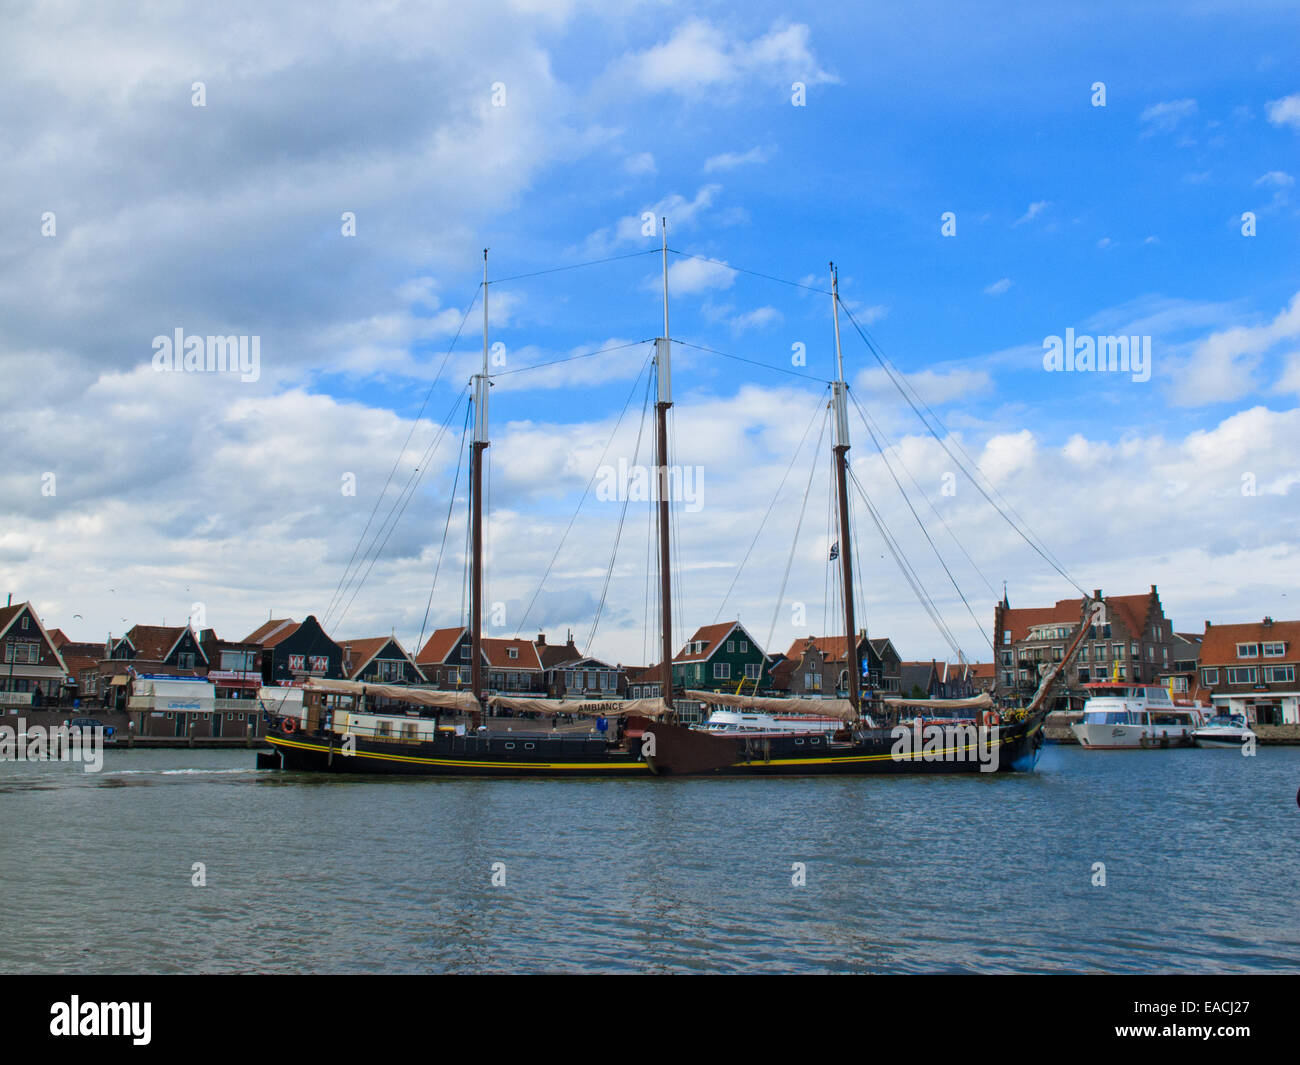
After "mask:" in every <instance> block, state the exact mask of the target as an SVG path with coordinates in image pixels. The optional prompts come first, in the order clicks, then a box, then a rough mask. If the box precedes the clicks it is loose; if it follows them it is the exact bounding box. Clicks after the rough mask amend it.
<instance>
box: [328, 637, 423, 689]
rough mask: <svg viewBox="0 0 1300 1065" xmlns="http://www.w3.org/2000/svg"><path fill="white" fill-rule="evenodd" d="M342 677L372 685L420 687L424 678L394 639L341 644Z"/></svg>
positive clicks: (346, 641)
mask: <svg viewBox="0 0 1300 1065" xmlns="http://www.w3.org/2000/svg"><path fill="white" fill-rule="evenodd" d="M339 642H340V644H341V645H342V647H343V675H344V676H345V677H347V679H348V680H360V681H368V682H369V683H371V684H423V683H424V682H425V676H424V674H423V673H422V672H421V671H420V667H419V666H418V665H416V663H415V659H413V658H412V657H411V656H410V655H409V654H407V653H406V648H405V647H403V646H402V645H401V643H400V642H399V641H398V639H397V637H396V636H373V637H367V638H364V639H360V640H341V641H339Z"/></svg>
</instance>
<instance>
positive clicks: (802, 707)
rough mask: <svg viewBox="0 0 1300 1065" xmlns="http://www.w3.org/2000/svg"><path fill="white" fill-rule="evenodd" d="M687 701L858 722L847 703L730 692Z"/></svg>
mask: <svg viewBox="0 0 1300 1065" xmlns="http://www.w3.org/2000/svg"><path fill="white" fill-rule="evenodd" d="M682 694H683V698H686V699H698V700H700V702H702V703H712V704H713V705H714V706H734V707H736V708H737V709H743V710H757V711H759V712H760V713H764V714H813V715H815V716H817V717H837V718H839V719H840V720H841V721H856V720H857V719H858V716H859V715H858V714H857V712H856V711H855V710H854V709H853V704H852V703H851V702H849V700H847V699H798V698H791V699H783V698H780V697H774V696H760V695H733V694H731V693H730V692H708V691H695V690H691V691H687V692H683V693H682Z"/></svg>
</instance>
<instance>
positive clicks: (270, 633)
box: [242, 614, 343, 684]
mask: <svg viewBox="0 0 1300 1065" xmlns="http://www.w3.org/2000/svg"><path fill="white" fill-rule="evenodd" d="M242 642H244V643H251V644H257V645H258V646H259V647H260V648H261V649H262V656H261V659H262V661H261V668H262V682H263V683H264V684H295V683H300V682H302V681H305V680H306V679H307V678H308V677H328V678H330V679H332V680H341V679H342V678H343V648H342V647H340V646H339V645H338V644H337V643H335V642H334V641H333V640H331V639H330V638H329V636H327V635H326V634H325V630H324V629H322V628H321V625H320V622H319V621H317V620H316V617H315V615H313V614H308V615H307V617H306V619H305V620H303V621H302V622H301V624H300V623H297V622H294V621H292V620H291V619H282V620H276V621H268V622H267V623H266V624H264V625H262V626H260V627H259V628H257V629H256V630H255V631H253V632H251V633H249V635H248V636H246V637H244V640H243V641H242Z"/></svg>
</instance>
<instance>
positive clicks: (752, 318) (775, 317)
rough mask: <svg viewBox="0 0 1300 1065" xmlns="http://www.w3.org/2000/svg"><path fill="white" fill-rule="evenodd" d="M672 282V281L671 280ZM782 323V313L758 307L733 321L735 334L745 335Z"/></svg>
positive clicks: (732, 325) (773, 309)
mask: <svg viewBox="0 0 1300 1065" xmlns="http://www.w3.org/2000/svg"><path fill="white" fill-rule="evenodd" d="M670 280H671V279H670ZM779 321H781V312H780V311H778V310H777V309H776V308H775V307H756V308H755V309H754V310H752V311H746V312H745V313H744V314H738V315H736V316H735V317H733V318H732V319H731V328H732V331H733V332H736V333H743V332H745V331H746V330H749V329H761V328H763V327H765V326H769V325H773V324H775V323H776V322H779Z"/></svg>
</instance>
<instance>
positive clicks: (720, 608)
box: [713, 391, 826, 625]
mask: <svg viewBox="0 0 1300 1065" xmlns="http://www.w3.org/2000/svg"><path fill="white" fill-rule="evenodd" d="M825 395H826V393H825V391H823V392H822V394H821V395H820V396H818V397H817V406H816V407H814V408H813V415H812V417H811V418H809V419H808V425H807V426H806V427H805V428H804V431H803V436H801V437H800V438H799V445H798V447H796V448H795V449H794V454H793V455H792V456H791V457H790V464H789V465H788V466H786V468H785V473H784V474H782V475H781V483H780V484H778V485H777V486H776V491H775V492H774V493H773V494H772V499H771V501H770V502H769V503H768V504H767V511H766V512H765V513H764V514H763V520H762V521H760V522H759V523H758V528H757V529H755V530H754V538H753V539H752V540H750V542H749V550H748V551H746V552H745V557H744V558H742V559H741V560H740V566H739V567H738V568H737V569H736V573H735V575H734V576H733V577H732V578H731V585H730V586H729V587H728V588H727V594H726V595H724V596H723V597H722V602H721V603H719V604H718V612H717V613H716V614H714V615H713V623H714V624H715V625H716V624H717V623H718V620H719V619H720V618H721V617H722V611H723V610H725V609H726V606H727V600H729V599H730V598H731V593H732V592H733V591H734V590H735V587H736V582H737V581H739V580H740V575H741V573H743V572H744V570H745V563H747V562H748V561H749V556H750V555H751V554H752V553H753V551H754V547H755V545H757V543H758V538H759V536H760V535H762V532H763V526H765V525H766V524H767V519H768V518H770V517H771V516H772V511H773V510H774V509H775V507H776V503H777V500H778V499H780V498H781V492H782V490H783V489H784V488H785V482H786V481H787V480H788V479H789V477H790V471H791V470H793V469H794V464H795V463H796V462H797V461H798V459H799V453H800V452H801V451H802V450H803V446H804V443H805V442H806V441H807V439H808V434H809V433H810V432H812V427H813V425H814V423H816V421H817V414H818V412H819V411H821V410H822V409H823V407H822V404H823V402H824V397H825Z"/></svg>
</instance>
